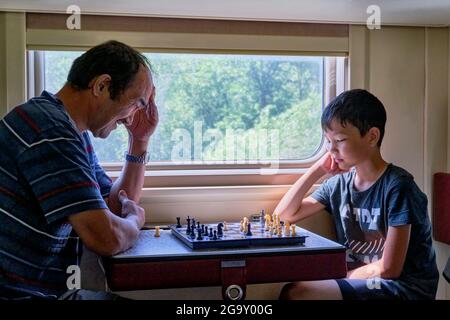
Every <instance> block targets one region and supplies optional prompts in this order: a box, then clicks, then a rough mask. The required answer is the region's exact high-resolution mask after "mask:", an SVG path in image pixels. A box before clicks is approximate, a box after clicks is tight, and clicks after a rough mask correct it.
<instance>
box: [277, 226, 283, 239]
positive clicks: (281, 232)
mask: <svg viewBox="0 0 450 320" xmlns="http://www.w3.org/2000/svg"><path fill="white" fill-rule="evenodd" d="M277 234H278V236H279V237H282V236H283V229H281V226H280V225H279V226H278V227H277Z"/></svg>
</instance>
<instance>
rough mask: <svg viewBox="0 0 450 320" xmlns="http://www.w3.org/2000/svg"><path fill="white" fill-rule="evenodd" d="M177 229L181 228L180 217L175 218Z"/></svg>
mask: <svg viewBox="0 0 450 320" xmlns="http://www.w3.org/2000/svg"><path fill="white" fill-rule="evenodd" d="M177 228H181V223H180V217H177Z"/></svg>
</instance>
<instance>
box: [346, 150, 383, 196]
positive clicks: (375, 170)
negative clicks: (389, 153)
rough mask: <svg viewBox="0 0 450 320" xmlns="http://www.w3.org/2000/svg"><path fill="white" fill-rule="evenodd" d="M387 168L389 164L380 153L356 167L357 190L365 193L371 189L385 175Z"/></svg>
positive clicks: (355, 185)
mask: <svg viewBox="0 0 450 320" xmlns="http://www.w3.org/2000/svg"><path fill="white" fill-rule="evenodd" d="M387 166H388V163H387V162H386V161H384V159H383V158H382V157H381V154H380V153H379V152H378V153H377V154H375V155H374V156H373V157H371V158H369V159H367V160H366V161H364V162H362V163H360V164H358V165H357V166H355V169H356V176H355V180H354V187H355V189H356V190H358V191H364V190H367V189H368V188H370V187H371V186H372V185H373V184H374V183H375V182H376V181H377V180H378V179H379V178H380V177H381V176H382V175H383V173H384V171H385V170H386V168H387Z"/></svg>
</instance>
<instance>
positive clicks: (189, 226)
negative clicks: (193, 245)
mask: <svg viewBox="0 0 450 320" xmlns="http://www.w3.org/2000/svg"><path fill="white" fill-rule="evenodd" d="M186 221H187V224H186V226H187V228H186V233H187V234H190V233H191V219H190V218H189V216H188V217H187V219H186Z"/></svg>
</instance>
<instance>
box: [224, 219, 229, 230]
mask: <svg viewBox="0 0 450 320" xmlns="http://www.w3.org/2000/svg"><path fill="white" fill-rule="evenodd" d="M223 231H228V225H227V223H226V221H224V222H223Z"/></svg>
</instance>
